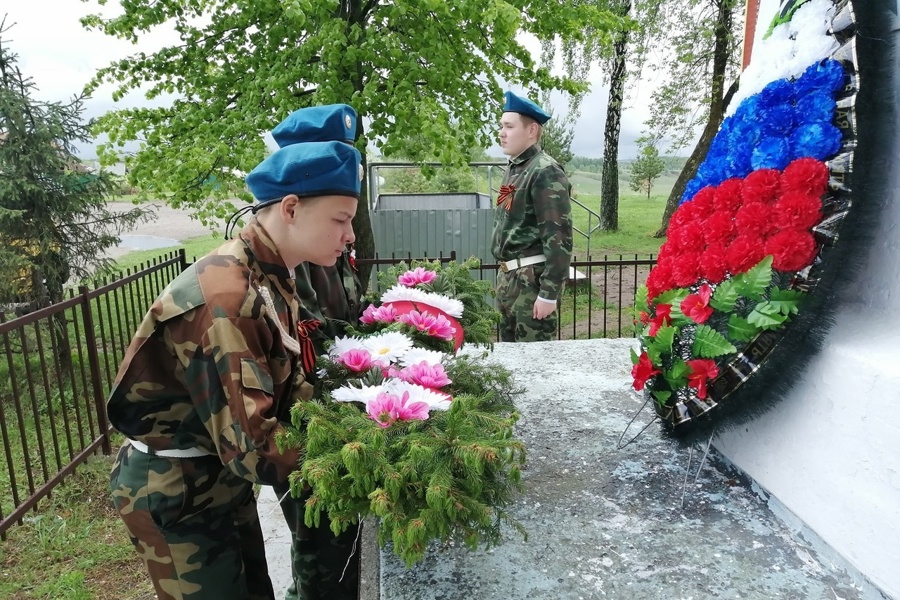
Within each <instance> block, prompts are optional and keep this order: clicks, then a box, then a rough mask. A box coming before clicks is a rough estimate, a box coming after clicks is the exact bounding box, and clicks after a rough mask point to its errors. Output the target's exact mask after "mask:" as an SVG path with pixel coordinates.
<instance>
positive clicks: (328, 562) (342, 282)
mask: <svg viewBox="0 0 900 600" xmlns="http://www.w3.org/2000/svg"><path fill="white" fill-rule="evenodd" d="M356 119H357V115H356V111H355V110H353V108H352V107H350V106H348V105H346V104H331V105H327V106H314V107H310V108H302V109H300V110H297V111H294V112H293V113H291V114H290V115H289V116H288V117H287V118H286V119H285V120H284V121H282V122H281V123H279V124H278V125H277V126H276V127H275V129H273V130H272V138H273V139H274V140H275V142H276V143H277V144H278V146H279V147H281V148H285V147H287V146H291V145H294V144H304V143H308V142H326V141H333V142H343V143H346V144H350V145H352V144H353V138H354V137H355V136H356ZM350 259H351V256H350V255H349V253H348V252H344V253H343V254H342V255H341V257H340V258H339V259H338V261H337V263H336V264H334V265H330V266H322V265H316V264H311V263H304V264H302V265H300V266H299V267H298V268H297V271H296V282H297V294H298V296H299V299H300V314H301V323H303V324H304V327H306V328H307V330H308V333H309V335H310V337H311V339H312V341H313V344H314V348H315V351H316V354H317V355H318V354H323V353H324V352H325V342H327V341H329V340H333V339H334V338H335V336H342V335H344V329H345V327H346V325H347V324H348V323H350V324H356V322H357V321H358V319H359V314H360V312H359V311H360V297H361V296H362V285H361V283H360V281H359V278H358V277H356V271H355V268H354V266H353V265H352V264H351V262H350ZM306 375H307V378H308V379H310V380H312V379H314V378H315V372H314V369H313V370H311V371H310V372H308V373H307V374H306ZM275 494H276V496H277V497H278V498H279V499H280V502H279V504H280V506H281V511H282V513H283V514H284V519H285V521H286V522H287V525H288V529H290V531H291V576H292V583H291V585H290V586H289V587H288V589H287V591H286V593H285V596H284V598H285V600H318V599H322V600H326V599H327V600H355V599H356V598H357V596H358V590H359V550H358V548H356V547H355V546H356V545H355V541H356V533H357V532H356V529H355V528H352V529H348V530H347V531H345V532H344V533H342V534H341V535H339V536H335V535H334V534H333V533H332V531H331V523H330V521H329V520H328V519H327V518H323V519H322V521H321V523H320V524H319V527H307V526H306V523H305V512H306V500H307V498H308V495H306V494H304V495H301V496H299V497H296V498H295V497H293V496H292V495H291V494H290V486H288V485H287V484H284V485H276V486H275Z"/></svg>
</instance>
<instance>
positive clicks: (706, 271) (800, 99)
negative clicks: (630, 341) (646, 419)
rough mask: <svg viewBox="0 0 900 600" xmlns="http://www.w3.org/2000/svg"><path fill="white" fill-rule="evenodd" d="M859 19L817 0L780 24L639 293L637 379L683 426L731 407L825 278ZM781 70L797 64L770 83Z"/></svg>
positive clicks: (851, 105) (843, 176) (844, 155)
mask: <svg viewBox="0 0 900 600" xmlns="http://www.w3.org/2000/svg"><path fill="white" fill-rule="evenodd" d="M853 23H854V17H853V11H852V5H850V4H849V3H843V6H842V8H841V9H840V10H839V11H838V10H836V7H835V5H834V3H833V2H832V1H831V0H811V1H810V2H807V3H806V4H804V5H802V6H801V7H800V8H798V9H797V11H796V12H795V13H794V16H793V18H792V19H791V20H790V21H789V22H787V23H783V24H781V25H778V26H776V27H774V28H773V29H772V31H771V35H770V39H769V40H767V42H766V43H764V44H763V45H762V49H761V51H760V53H759V56H758V58H759V60H755V61H754V63H753V64H751V65H750V67H749V68H748V69H747V71H746V72H745V74H744V75H742V85H741V88H742V94H743V95H744V96H746V97H745V98H744V99H743V100H742V101H741V102H740V104H739V105H738V108H737V110H736V111H735V112H734V113H733V114H732V115H730V116H728V117H726V119H725V120H724V122H723V123H722V126H721V128H720V130H719V132H718V134H717V135H716V137H715V139H714V140H713V142H712V144H711V146H710V150H709V152H708V154H707V156H706V159H705V160H704V162H703V163H702V164H701V165H700V167H699V168H698V170H697V174H696V176H695V177H694V178H693V179H692V180H691V181H690V182H689V183H688V185H687V186H686V191H685V194H684V196H683V198H682V202H681V204H680V206H679V208H678V209H677V210H676V212H675V213H674V214H673V216H672V218H671V221H670V223H669V229H668V238H667V241H666V242H665V243H664V244H663V245H662V247H661V248H660V252H659V257H658V260H657V264H656V266H655V267H654V268H653V269H652V270H651V272H650V274H649V276H648V278H647V282H646V285H645V286H644V287H642V288H641V289H640V290H639V293H638V297H637V302H636V321H639V323H640V324H641V326H642V331H641V335H640V352H639V353H637V352H634V351H632V363H633V365H634V366H633V368H632V376H633V380H634V382H633V387H634V389H635V390H638V391H642V390H643V391H645V393H646V394H647V396H648V398H650V399H652V401H653V406H654V408H655V410H656V414H657V416H658V417H659V418H660V419H661V420H662V421H663V423H664V424H665V425H666V430H667V431H669V432H674V433H676V434H688V433H689V432H694V431H696V430H697V429H698V428H699V427H700V426H701V425H700V424H701V423H702V424H704V425H712V426H715V425H718V424H719V421H717V420H716V415H717V414H720V413H722V412H723V411H721V410H719V408H718V407H720V406H721V405H722V404H727V402H726V399H729V396H730V395H731V394H732V393H733V392H735V391H736V390H737V389H738V388H739V387H740V386H741V385H743V384H744V383H745V382H746V381H747V380H748V379H749V378H750V377H752V376H753V375H754V374H755V373H757V371H758V370H759V369H760V367H761V366H762V365H763V363H765V361H766V359H767V358H768V356H769V354H770V353H771V351H772V350H773V348H775V347H776V346H777V345H778V343H779V342H780V341H781V340H782V338H783V336H784V334H785V332H786V331H787V328H788V326H789V324H790V323H791V321H792V319H794V318H795V317H796V315H798V314H799V313H800V311H801V310H803V307H804V304H805V303H806V300H807V297H808V296H809V295H810V294H811V293H812V292H813V291H814V290H815V288H816V286H817V284H818V283H819V281H820V279H821V275H822V267H823V265H824V264H825V263H826V262H827V260H828V259H829V258H830V256H829V249H830V248H831V247H832V246H833V245H834V243H835V241H836V240H837V234H838V230H839V227H840V225H841V223H842V221H843V220H844V217H845V216H846V215H847V213H848V211H849V210H850V205H851V201H850V196H849V181H848V175H849V174H850V172H851V170H852V163H853V150H854V147H855V142H856V139H855V137H856V131H855V128H856V116H855V99H856V94H857V91H858V87H859V77H858V74H857V67H856V54H855V46H854V44H855V38H854V37H853V35H852V34H851V33H848V32H852V25H853ZM838 40H843V43H839V41H838ZM823 50H824V51H825V52H827V54H828V56H827V57H826V58H818V57H819V56H821V55H822V53H823ZM811 53H812V54H811ZM816 53H818V54H816ZM813 56H816V58H815V59H813V58H812V57H813ZM757 67H758V68H757ZM767 72H775V73H778V74H780V75H782V76H783V78H780V79H776V80H774V81H770V82H768V83H765V81H764V74H765V73H767ZM744 79H746V82H747V83H746V85H745V83H744ZM757 91H758V93H755V92H757ZM732 408H734V407H732ZM714 409H715V410H714ZM723 414H724V413H723ZM731 414H734V411H731ZM722 418H724V417H722Z"/></svg>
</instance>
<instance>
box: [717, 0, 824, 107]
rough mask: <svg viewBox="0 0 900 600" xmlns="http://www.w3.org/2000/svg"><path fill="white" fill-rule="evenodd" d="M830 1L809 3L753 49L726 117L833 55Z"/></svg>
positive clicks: (812, 1) (821, 0) (815, 0)
mask: <svg viewBox="0 0 900 600" xmlns="http://www.w3.org/2000/svg"><path fill="white" fill-rule="evenodd" d="M834 8H835V7H834V2H833V1H832V0H811V1H810V2H807V3H806V4H804V5H803V6H801V7H800V8H798V9H797V12H795V13H794V16H793V18H791V20H790V21H788V22H787V23H782V24H781V25H779V26H778V27H776V28H774V29H773V30H772V35H770V36H769V37H768V38H767V39H765V40H760V41H759V42H758V43H756V44H754V45H753V55H752V58H751V62H750V65H749V66H748V67H747V68H746V69H745V70H744V72H743V73H742V74H741V85H740V88H739V89H738V91H737V93H736V94H735V95H734V98H732V99H731V103H730V104H729V105H728V110H727V111H726V115H725V116H729V115H731V114H734V112H735V111H736V110H737V108H738V106H739V105H740V103H741V101H742V100H744V99H746V98H749V97H750V96H753V95H754V94H758V93H759V92H760V91H762V89H763V88H764V87H766V85H767V84H769V83H770V82H772V81H775V80H776V79H789V78H791V77H797V76H799V75H801V74H802V73H803V71H805V70H806V68H807V67H808V66H809V65H811V64H813V63H814V62H816V61H819V60H822V59H823V58H825V57H827V56H829V55H830V54H831V53H832V52H834V51H835V50H836V49H837V47H838V43H837V41H836V40H835V39H834V37H833V36H830V35H828V29H829V27H830V25H831V19H832V18H833V17H834Z"/></svg>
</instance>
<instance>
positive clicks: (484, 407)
mask: <svg viewBox="0 0 900 600" xmlns="http://www.w3.org/2000/svg"><path fill="white" fill-rule="evenodd" d="M477 266H478V263H477V260H474V261H468V262H466V263H463V264H456V263H450V264H448V265H446V266H441V265H440V264H438V263H416V264H414V265H413V268H407V266H406V265H401V266H400V267H398V268H396V269H393V270H392V271H391V272H389V273H388V274H386V275H383V276H381V279H382V283H385V284H387V287H389V289H388V290H387V291H386V292H385V293H384V294H383V295H382V296H381V297H380V298H379V299H378V300H377V301H376V302H374V303H373V304H371V305H370V306H369V307H368V308H366V310H365V312H364V313H363V315H362V317H361V319H360V324H359V326H358V327H356V328H351V329H350V330H349V332H348V333H349V335H347V336H346V337H343V338H337V339H335V340H334V343H333V345H331V347H330V348H329V350H328V353H327V355H325V356H321V357H319V360H318V363H317V366H318V368H319V380H318V383H317V387H316V390H317V393H316V399H315V400H312V401H300V402H298V403H297V404H296V405H295V407H294V409H293V411H292V420H293V426H292V427H290V428H288V432H287V434H286V435H284V436H283V437H282V438H281V442H280V443H281V444H282V445H283V446H292V447H298V448H300V449H301V450H302V458H301V465H300V469H299V471H296V472H295V473H293V474H292V476H291V489H292V492H293V493H294V494H296V495H299V494H300V493H301V491H302V490H303V487H304V485H308V486H309V487H311V495H310V496H309V499H308V500H307V502H306V515H305V519H306V522H307V524H308V525H310V526H313V525H318V523H319V521H320V519H321V515H322V514H323V513H324V514H327V516H328V518H329V520H330V521H331V528H332V530H333V531H334V532H335V533H336V534H337V533H339V532H341V531H343V530H345V529H346V528H347V527H349V526H351V525H352V524H354V523H357V522H358V521H359V519H360V518H363V517H366V516H369V515H372V516H375V517H378V519H379V536H378V537H379V541H380V543H381V544H382V545H384V544H385V543H386V542H387V541H388V540H390V541H391V542H392V543H393V549H394V552H395V553H396V554H397V555H399V556H400V557H401V558H403V559H404V560H405V561H406V562H407V564H408V565H412V564H413V563H415V562H416V561H418V560H419V559H420V558H422V556H423V555H424V553H425V550H426V548H427V545H428V542H429V541H431V540H447V539H449V538H450V537H453V536H458V537H461V538H462V539H463V540H464V542H465V543H466V544H467V545H468V546H469V547H475V546H477V544H478V543H479V541H482V542H487V544H488V545H491V544H494V543H497V542H499V541H500V529H499V527H498V525H499V523H500V522H508V523H510V524H512V525H513V526H514V527H516V528H518V529H521V528H519V526H518V524H517V523H515V522H514V521H513V520H512V519H511V518H510V517H509V515H508V514H507V513H506V512H505V510H504V507H505V506H506V505H507V504H508V503H509V502H510V501H511V499H512V497H513V495H514V493H515V492H516V491H517V490H519V489H520V483H519V479H520V467H521V465H522V464H523V463H524V459H525V448H524V445H523V443H522V442H521V441H520V440H518V439H516V438H515V437H514V436H513V426H514V424H515V423H516V421H517V420H518V417H519V413H518V412H517V411H516V409H515V406H514V404H513V398H514V396H515V395H516V394H517V393H518V390H517V389H516V388H515V386H514V384H513V381H512V378H511V375H510V373H509V372H508V371H507V370H506V369H504V368H502V367H499V366H497V365H492V364H488V363H487V362H486V361H484V357H485V353H481V354H473V353H460V352H458V351H459V350H460V347H461V346H463V344H469V345H486V344H489V343H490V340H491V336H492V334H493V331H494V328H495V326H496V325H495V324H496V322H497V320H498V316H499V315H497V313H496V312H495V311H494V309H493V308H492V307H491V306H490V304H489V303H488V302H487V298H488V297H489V295H490V293H491V288H490V283H489V282H485V281H478V280H475V279H473V278H472V277H471V275H470V272H471V269H473V268H477Z"/></svg>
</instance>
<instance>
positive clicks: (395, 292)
mask: <svg viewBox="0 0 900 600" xmlns="http://www.w3.org/2000/svg"><path fill="white" fill-rule="evenodd" d="M402 300H407V301H409V302H415V303H417V304H425V305H428V306H431V307H434V308H436V309H438V310H441V311H443V312H445V313H447V314H448V315H450V316H451V317H455V318H457V319H458V318H460V317H461V316H462V314H463V303H462V302H461V301H459V300H457V299H456V298H451V297H450V296H445V295H443V294H435V293H432V292H426V291H423V290H419V289H416V288H408V287H404V286H402V285H395V286H394V287H392V288H391V289H389V290H388V291H386V292H385V293H384V294H382V295H381V302H382V304H384V303H387V302H399V301H402Z"/></svg>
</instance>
